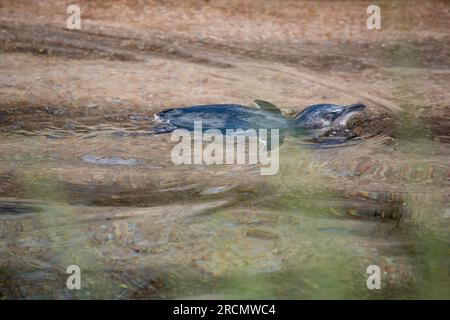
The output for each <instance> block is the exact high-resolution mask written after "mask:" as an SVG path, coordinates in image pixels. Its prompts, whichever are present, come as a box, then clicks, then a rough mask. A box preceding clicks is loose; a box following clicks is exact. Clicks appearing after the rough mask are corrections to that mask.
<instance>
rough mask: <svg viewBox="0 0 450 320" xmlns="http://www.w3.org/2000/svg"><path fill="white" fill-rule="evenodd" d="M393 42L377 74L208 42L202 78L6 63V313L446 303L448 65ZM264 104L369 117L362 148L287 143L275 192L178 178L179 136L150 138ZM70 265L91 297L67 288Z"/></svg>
mask: <svg viewBox="0 0 450 320" xmlns="http://www.w3.org/2000/svg"><path fill="white" fill-rule="evenodd" d="M306 5H307V6H313V7H314V8H315V5H313V4H306ZM316 9H317V8H316ZM180 10H181V9H180ZM18 12H20V10H19V11H18ZM248 19H250V21H252V20H251V17H248ZM244 21H246V20H245V19H244ZM447 21H448V19H447ZM36 23H37V22H36ZM261 27H263V26H261ZM5 28H6V29H7V30H9V32H13V31H11V30H13V29H14V28H18V27H17V26H11V25H8V24H7V25H6V27H5ZM23 28H25V27H23ZM43 28H44V27H43ZM280 28H281V27H280ZM399 28H400V27H399ZM400 29H401V28H400ZM24 30H27V29H26V28H25V29H24ZM44 30H48V34H50V35H54V36H55V37H56V39H58V37H61V38H62V39H65V38H64V37H65V36H66V37H68V38H67V39H68V40H67V41H68V42H70V41H71V40H70V36H68V35H64V34H57V33H55V32H57V31H55V30H53V29H51V28H50V27H48V29H45V28H44ZM137 30H139V28H137ZM128 31H129V30H128ZM443 32H444V33H447V32H448V29H446V30H445V29H444V31H443ZM25 34H26V33H25ZM125 35H127V33H126V32H124V33H123V34H122V36H124V37H125ZM269 35H270V34H269ZM140 36H142V34H140V35H139V34H138V35H137V37H140ZM226 36H227V35H226V34H225V35H224V37H225V40H226ZM409 36H410V37H411V38H410V39H409V40H417V39H416V38H415V37H417V36H413V35H409ZM94 37H95V36H94ZM181 38H182V37H181ZM133 39H134V38H132V37H130V38H129V39H128V41H134V40H133ZM142 39H143V40H142V41H144V43H145V41H151V39H150V40H148V39H147V38H145V37H144V38H142ZM182 39H183V38H182ZM388 40H389V41H390V42H389V41H388V48H385V47H383V48H385V49H380V50H381V52H371V53H369V54H368V56H367V57H365V58H361V56H360V55H358V54H356V53H355V52H353V53H351V52H350V53H348V52H346V48H347V47H346V46H345V45H337V46H336V48H335V50H336V51H337V52H336V55H335V56H334V58H333V57H331V56H330V57H328V58H326V59H325V58H324V57H320V56H318V57H315V58H314V55H313V53H314V52H316V51H315V50H316V49H315V46H319V47H320V46H322V47H321V48H323V47H324V46H326V45H325V44H324V43H320V41H319V43H318V44H317V43H316V44H310V45H311V46H312V47H308V46H307V47H305V48H304V50H305V52H304V53H302V57H303V54H304V55H306V56H309V55H308V54H307V53H309V54H310V56H311V57H309V59H312V63H311V64H310V65H309V67H305V66H303V65H299V64H297V63H296V61H298V60H296V59H300V58H301V57H300V58H299V57H298V56H289V55H290V54H293V53H292V52H289V46H286V47H285V50H288V51H287V52H285V53H283V54H285V55H286V56H283V55H281V56H275V55H274V56H271V53H270V52H269V53H267V54H268V55H269V58H267V57H258V56H254V55H253V54H251V52H250V51H245V50H244V49H242V50H244V53H242V52H240V53H236V52H234V51H233V50H231V49H230V50H229V51H226V50H225V49H224V50H217V51H213V50H212V49H211V50H212V51H211V52H209V51H206V52H205V51H204V50H203V48H202V46H203V45H204V46H206V45H207V44H208V41H206V40H205V41H206V44H205V43H202V45H201V46H199V47H195V42H194V44H191V45H192V47H189V53H190V54H191V55H192V56H193V57H197V55H200V56H201V59H206V62H205V61H203V60H201V59H200V60H198V59H193V61H190V59H191V58H189V57H188V58H186V56H184V55H181V54H179V53H177V54H175V55H174V56H170V55H168V56H166V53H164V50H162V51H163V52H162V53H159V54H158V55H156V56H154V55H152V53H148V52H141V51H142V50H140V49H139V50H137V49H133V50H134V51H133V50H131V49H129V47H127V46H125V49H123V50H129V51H127V52H126V53H127V54H130V55H131V54H133V55H138V54H139V55H142V57H141V56H139V57H138V58H142V60H138V61H126V59H125V61H114V59H113V60H106V59H98V60H97V56H94V57H91V56H90V55H91V54H92V52H91V51H90V49H89V48H88V49H86V48H85V46H81V47H80V48H78V49H79V50H86V52H87V56H88V58H74V59H72V58H70V59H69V58H67V56H66V55H65V54H62V55H58V54H57V55H55V56H52V55H50V56H48V57H47V56H39V55H35V54H29V53H21V52H15V51H14V52H9V51H8V52H5V53H2V54H1V56H2V59H1V60H0V65H1V69H2V70H3V71H4V72H3V75H2V76H0V81H1V84H2V86H1V87H2V89H1V90H2V91H1V93H2V100H3V101H2V109H1V112H2V113H0V128H1V132H0V141H1V143H0V297H1V298H32V299H35V298H46V299H52V298H58V299H66V298H80V299H81V298H120V299H132V298H138V299H142V298H145V299H160V298H189V299H205V298H208V299H220V298H262V299H272V298H276V299H323V298H337V299H361V298H362V299H378V298H382V299H400V298H440V299H442V298H444V299H448V298H450V292H449V288H450V286H449V284H450V274H449V270H450V268H449V264H450V259H449V257H450V256H449V253H450V252H449V249H450V247H449V244H450V238H449V227H450V225H449V222H450V189H449V177H450V168H449V164H450V161H449V152H450V150H449V145H448V142H449V141H450V139H449V132H448V128H449V126H448V122H447V120H448V119H449V109H448V101H450V100H449V99H450V97H449V96H448V95H449V93H448V92H449V91H448V90H445V89H448V80H450V79H449V75H450V70H449V65H450V64H448V59H447V58H448V55H447V56H445V57H444V58H442V57H440V56H437V55H432V56H427V53H426V52H425V53H424V52H422V51H420V50H422V49H423V50H425V51H426V50H428V47H426V46H423V47H422V46H421V45H418V48H419V49H417V48H415V47H413V48H411V46H414V45H411V44H410V42H407V41H405V42H402V41H403V40H402V41H400V40H396V39H394V40H392V39H388ZM419 40H420V39H419ZM42 41H43V42H45V41H47V40H42ZM80 41H81V42H83V41H87V40H86V39H84V40H83V39H81V40H80ZM102 41H103V40H102ZM104 41H105V42H104V43H102V44H103V45H104V46H106V45H109V46H110V50H108V52H113V53H114V52H116V53H117V52H119V51H117V50H118V48H117V47H115V46H116V44H115V43H116V41H118V40H117V39H116V38H112V39H110V40H108V38H106V40H104ZM108 41H109V42H108ZM161 41H163V40H161ZM381 41H384V39H381ZM429 41H430V42H431V44H430V46H431V47H432V49H433V48H434V50H435V51H433V50H431V52H436V51H439V50H440V45H439V43H440V42H436V43H434V42H433V41H431V40H429ZM163 42H164V41H163ZM86 43H88V42H86ZM44 44H46V45H48V43H44ZM164 44H165V45H169V44H168V43H166V42H164ZM33 45H35V46H37V47H39V41H37V44H33ZM254 45H255V46H256V48H257V44H254ZM356 45H358V44H356ZM30 46H31V44H30ZM242 46H245V44H242ZM433 46H435V47H433ZM181 47H183V46H182V45H181ZM213 48H214V46H213ZM302 48H303V47H302ZM31 49H33V48H31ZM31 49H30V51H31V52H33V50H34V49H36V48H34V49H33V50H31ZM37 49H39V48H37ZM37 49H36V50H37ZM61 49H64V50H68V51H70V50H74V49H73V46H71V45H67V47H64V46H62V47H61ZM178 49H179V48H178ZM245 49H246V50H247V49H248V48H245ZM250 49H252V48H250ZM250 49H248V50H250ZM114 50H116V51H114ZM121 50H122V49H121ZM418 50H419V51H420V52H419V53H417V51H418ZM18 51H28V50H18ZM144 51H145V50H144ZM72 53H73V54H75V56H76V54H78V53H77V52H72ZM120 53H121V54H123V52H122V51H120ZM261 54H263V53H261ZM280 54H281V53H280ZM161 55H162V56H161ZM399 55H400V56H402V57H403V59H400V58H399ZM343 56H345V57H346V58H345V59H348V60H349V61H359V62H361V63H363V62H364V63H368V64H369V63H371V64H372V65H370V66H364V65H363V66H359V67H358V65H356V66H355V65H352V64H351V63H350V65H347V66H346V67H345V68H344V67H342V66H340V63H339V61H340V60H339V59H344V58H343ZM289 57H290V58H289ZM134 58H136V57H134V56H133V59H134ZM197 58H198V57H197ZM416 58H417V59H416ZM136 59H137V58H136ZM186 59H187V61H185V60H186ZM408 59H409V60H408ZM420 59H422V60H420ZM442 59H443V60H442ZM446 59H447V60H446ZM300 60H301V59H300ZM199 61H200V62H199ZM408 61H409V62H408ZM417 61H419V62H417ZM216 62H220V63H216ZM330 63H331V65H330ZM12 65H14V67H15V68H14V69H13V68H12V67H11V66H12ZM427 95H428V96H427ZM255 98H260V99H265V100H269V101H272V102H274V103H276V104H277V105H279V106H280V107H281V108H282V109H283V112H285V114H290V113H294V114H295V113H296V112H298V111H300V110H302V109H303V108H304V107H305V106H307V105H308V104H312V103H317V102H325V101H324V100H326V101H332V102H335V103H343V104H344V103H345V104H348V103H353V102H355V101H361V102H364V103H366V104H367V105H368V107H369V112H368V113H366V114H365V115H364V117H360V118H359V119H356V120H355V122H354V123H353V124H352V125H353V127H354V130H356V132H358V134H359V135H360V136H361V139H359V140H354V142H355V143H346V144H345V145H333V144H331V145H330V147H327V145H318V144H317V141H303V140H299V139H298V137H287V138H286V139H285V140H284V142H283V144H282V145H281V146H280V149H279V155H280V170H279V172H278V174H277V175H274V176H262V175H260V170H259V167H258V166H256V165H246V166H243V165H210V166H206V165H175V164H173V163H172V161H171V158H170V153H171V149H172V147H173V145H174V143H173V142H171V141H170V135H167V134H166V135H155V134H153V133H152V132H151V129H150V128H151V125H152V115H153V113H156V112H158V111H161V110H163V109H165V108H169V107H176V106H183V105H194V104H202V103H219V102H230V103H233V102H234V103H243V104H248V103H250V102H251V101H252V99H255ZM224 100H226V101H224ZM69 265H78V266H79V267H80V268H81V272H82V290H69V289H67V287H66V280H67V277H68V274H66V273H65V271H66V268H67V266H69ZM370 265H378V266H379V267H380V269H381V272H382V274H381V286H382V289H381V290H369V289H368V288H367V286H366V280H367V277H368V276H369V275H368V274H367V273H366V269H367V267H368V266H370Z"/></svg>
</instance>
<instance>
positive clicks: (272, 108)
mask: <svg viewBox="0 0 450 320" xmlns="http://www.w3.org/2000/svg"><path fill="white" fill-rule="evenodd" d="M253 103H254V104H255V105H256V106H257V107H258V108H259V109H261V110H264V111H269V112H273V113H277V114H281V110H280V109H279V108H278V107H277V106H276V105H274V104H273V103H270V102H267V101H264V100H253Z"/></svg>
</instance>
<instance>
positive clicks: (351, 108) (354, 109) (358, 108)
mask: <svg viewBox="0 0 450 320" xmlns="http://www.w3.org/2000/svg"><path fill="white" fill-rule="evenodd" d="M365 108H366V106H365V105H363V104H362V103H355V104H351V105H349V106H347V108H346V110H345V113H349V112H359V111H362V110H364V109H365Z"/></svg>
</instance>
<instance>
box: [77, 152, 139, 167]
mask: <svg viewBox="0 0 450 320" xmlns="http://www.w3.org/2000/svg"><path fill="white" fill-rule="evenodd" d="M82 159H83V161H84V162H87V163H92V164H97V165H109V166H134V165H136V164H137V163H138V161H137V160H136V159H124V158H121V157H116V156H113V157H109V158H103V157H99V156H96V155H91V154H88V155H85V156H83V158H82Z"/></svg>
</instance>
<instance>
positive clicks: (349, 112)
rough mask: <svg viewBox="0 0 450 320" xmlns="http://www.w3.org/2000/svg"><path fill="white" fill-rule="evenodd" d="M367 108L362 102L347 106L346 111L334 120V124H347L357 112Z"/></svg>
mask: <svg viewBox="0 0 450 320" xmlns="http://www.w3.org/2000/svg"><path fill="white" fill-rule="evenodd" d="M365 108H366V106H365V105H363V104H362V103H355V104H351V105H349V106H347V107H345V111H344V113H343V114H342V115H341V116H340V117H339V118H337V119H336V120H335V121H334V124H337V125H340V126H345V125H346V124H347V121H348V119H350V118H351V117H352V116H353V115H355V114H356V113H358V112H360V111H362V110H364V109H365Z"/></svg>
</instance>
